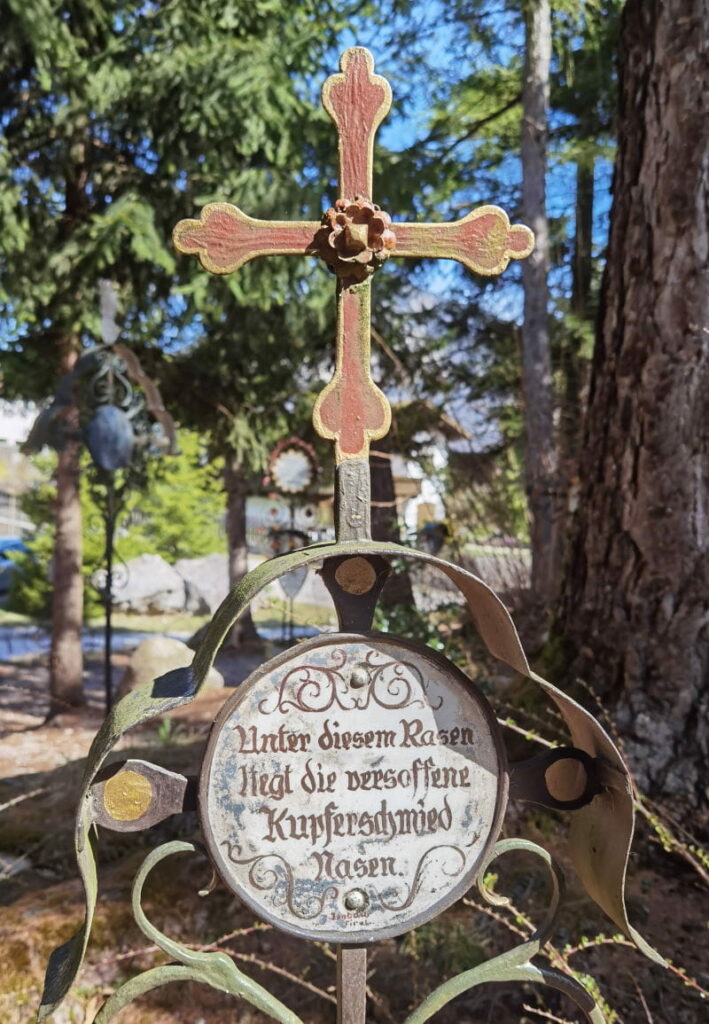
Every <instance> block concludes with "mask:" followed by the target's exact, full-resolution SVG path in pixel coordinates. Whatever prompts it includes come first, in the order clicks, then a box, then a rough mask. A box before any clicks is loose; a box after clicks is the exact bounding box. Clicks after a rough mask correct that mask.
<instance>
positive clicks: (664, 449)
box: [558, 0, 709, 807]
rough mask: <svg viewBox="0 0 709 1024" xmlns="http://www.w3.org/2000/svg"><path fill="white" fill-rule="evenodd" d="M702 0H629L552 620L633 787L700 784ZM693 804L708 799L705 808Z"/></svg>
mask: <svg viewBox="0 0 709 1024" xmlns="http://www.w3.org/2000/svg"><path fill="white" fill-rule="evenodd" d="M707 25H709V0H628V3H627V5H626V7H625V11H624V14H623V21H622V29H621V42H620V80H619V91H620V107H619V124H618V156H617V161H616V170H615V181H614V199H613V211H612V220H611V234H610V242H609V250H608V262H607V266H606V270H605V277H604V282H603V289H602V295H601V308H600V316H599V335H598V338H597V345H596V351H595V354H594V360H593V367H592V377H591V385H590V394H589V409H588V416H587V421H586V427H585V438H584V454H583V458H582V464H581V478H582V491H581V501H580V506H579V511H578V514H577V517H576V524H575V531H574V539H573V545H572V559H571V562H570V565H569V567H568V574H567V577H566V581H565V592H564V600H563V604H562V610H561V616H560V619H559V622H558V629H559V632H560V634H561V635H562V636H563V637H564V639H565V640H566V641H568V642H570V644H571V653H572V654H573V655H574V661H573V669H574V672H575V674H577V675H580V676H582V677H583V678H585V679H586V680H588V681H589V682H591V683H592V684H594V686H595V687H596V688H597V689H598V691H599V692H600V694H601V697H602V699H604V700H605V701H606V702H607V703H608V704H609V705H610V706H611V707H612V709H613V711H614V714H615V718H616V721H617V724H618V726H619V728H620V730H621V734H622V736H623V737H624V739H625V747H626V750H627V752H628V755H629V759H630V762H631V766H632V768H633V769H634V771H635V773H636V775H637V778H638V781H639V783H640V785H641V787H642V788H643V789H645V790H649V791H650V792H651V793H652V794H654V795H663V796H665V797H671V798H673V799H674V800H675V801H679V802H680V804H682V803H684V804H685V805H687V804H689V805H691V806H694V807H696V806H697V805H699V804H701V803H702V801H705V800H706V797H707V786H708V784H709V770H708V766H709V725H708V722H709V716H708V714H707V712H708V711H709V642H708V641H709V637H708V636H707V630H708V625H707V623H708V621H709V553H708V547H709V535H708V530H707V482H708V478H709V256H708V253H709V226H708V218H707V213H708V204H709V112H708V111H707V108H706V82H707V73H708V72H709V67H708V66H707V49H708V47H707ZM705 807H706V804H705Z"/></svg>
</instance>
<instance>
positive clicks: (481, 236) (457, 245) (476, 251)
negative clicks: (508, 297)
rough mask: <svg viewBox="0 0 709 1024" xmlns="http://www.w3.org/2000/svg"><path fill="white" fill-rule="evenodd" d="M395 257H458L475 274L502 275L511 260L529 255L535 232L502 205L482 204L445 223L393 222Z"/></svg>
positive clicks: (452, 258)
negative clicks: (512, 218)
mask: <svg viewBox="0 0 709 1024" xmlns="http://www.w3.org/2000/svg"><path fill="white" fill-rule="evenodd" d="M392 229H393V231H394V233H395V234H396V247H395V248H394V250H393V252H392V254H391V255H392V256H402V257H404V258H406V257H410V258H412V259H413V258H416V259H420V258H421V257H426V256H429V257H433V258H435V259H449V260H458V262H459V263H462V264H463V265H464V266H466V267H467V268H468V270H472V271H473V273H475V274H483V275H484V276H486V277H491V276H493V275H495V274H501V273H502V271H503V270H504V269H505V267H506V266H507V264H508V263H509V262H510V260H511V259H512V260H521V259H524V257H525V256H529V254H530V253H531V251H532V249H533V248H534V235H533V234H532V232H531V231H530V230H529V228H527V227H525V226H524V225H523V224H510V219H509V217H508V216H507V214H506V213H505V211H504V210H501V209H500V208H499V207H498V206H481V207H480V208H479V209H477V210H473V212H472V213H469V214H468V215H467V217H463V218H462V219H461V220H456V221H450V222H448V223H442V224H399V223H396V224H392Z"/></svg>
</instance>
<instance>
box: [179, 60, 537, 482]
mask: <svg viewBox="0 0 709 1024" xmlns="http://www.w3.org/2000/svg"><path fill="white" fill-rule="evenodd" d="M340 67H341V72H340V74H337V75H332V76H331V77H330V78H328V79H327V81H326V82H325V85H324V87H323V104H324V106H325V109H326V110H327V112H328V114H329V115H330V117H331V118H332V120H333V121H334V123H335V126H336V128H337V134H338V142H339V157H340V185H339V187H340V197H341V198H340V199H338V201H337V202H336V204H335V206H334V207H333V208H332V209H330V210H328V211H327V213H326V214H325V215H324V217H323V219H322V222H321V223H320V224H318V223H317V222H314V221H310V222H308V221H304V222H300V223H299V222H292V221H264V220H254V219H253V218H251V217H248V216H247V215H246V214H245V213H242V212H241V210H239V209H238V208H237V207H236V206H231V205H230V204H228V203H210V204H209V205H208V206H206V207H205V208H204V210H203V211H202V215H201V217H200V219H199V220H182V221H180V223H179V224H178V225H177V226H176V227H175V230H174V233H173V240H174V244H175V247H176V248H177V249H178V250H179V251H180V252H183V253H196V254H197V255H198V256H199V258H200V260H201V262H202V265H203V266H204V267H205V268H206V269H207V270H209V271H211V272H212V273H215V274H229V273H231V272H232V271H234V270H237V269H238V268H239V267H241V266H242V265H243V264H244V263H246V262H247V260H251V259H253V258H254V257H256V256H267V255H300V256H304V255H309V256H313V255H315V256H319V257H321V258H322V259H324V260H325V261H326V263H327V264H328V266H329V267H330V268H331V269H332V270H333V271H334V272H335V273H336V274H337V277H338V289H337V293H338V320H337V353H336V362H335V372H334V375H333V377H332V380H331V381H330V382H329V384H328V385H327V386H326V387H325V389H324V391H323V392H322V393H321V394H320V395H319V396H318V399H317V401H316V403H315V408H314V410H313V422H314V424H315V428H316V430H317V432H318V433H319V434H320V436H321V437H324V438H327V439H328V440H332V441H334V442H335V452H336V459H337V462H338V464H340V463H342V462H343V461H345V460H350V459H366V458H367V455H368V452H369V442H370V441H371V440H376V439H377V438H380V437H383V436H384V435H385V434H386V432H387V431H388V429H389V425H390V422H391V410H390V407H389V403H388V401H387V399H386V398H385V397H384V395H383V394H382V392H381V391H380V390H379V388H378V387H377V386H376V385H375V383H374V381H373V380H372V376H371V368H370V344H371V342H370V291H371V275H372V273H373V271H374V270H375V269H376V268H377V267H378V266H380V265H381V264H382V263H383V261H384V260H385V259H386V258H387V257H389V256H403V257H411V258H416V259H419V258H421V257H427V256H432V257H435V258H438V259H453V260H458V261H459V262H460V263H463V264H464V265H465V266H466V267H468V269H469V270H472V271H473V272H474V273H477V274H484V275H487V276H490V275H493V274H500V273H501V272H502V271H503V270H504V269H505V267H506V266H507V264H508V263H509V261H510V259H522V258H523V257H525V256H528V255H529V254H530V252H531V251H532V247H533V245H534V238H533V235H532V232H531V231H530V230H529V228H526V227H523V226H522V225H514V226H512V225H510V222H509V218H508V217H507V214H506V213H505V212H504V211H503V210H501V209H499V208H498V207H496V206H482V207H480V208H479V209H477V210H474V211H473V212H472V213H469V214H468V216H467V217H463V219H462V220H458V221H453V222H451V223H447V224H402V223H392V222H391V219H390V218H389V216H388V215H387V214H386V213H384V212H383V211H382V210H380V209H379V207H377V206H375V205H374V203H373V202H372V200H371V197H372V165H373V148H374V135H375V132H376V130H377V128H378V127H379V125H380V124H381V122H382V120H383V119H384V117H385V116H386V114H387V111H388V110H389V107H390V106H391V89H390V87H389V83H388V82H387V81H386V79H384V78H382V77H381V76H380V75H375V74H374V60H373V58H372V55H371V54H370V53H369V51H368V50H365V49H364V48H363V47H359V46H357V47H353V48H352V49H349V50H345V52H344V53H343V55H342V58H341V60H340Z"/></svg>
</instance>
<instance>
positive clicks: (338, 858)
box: [200, 634, 507, 943]
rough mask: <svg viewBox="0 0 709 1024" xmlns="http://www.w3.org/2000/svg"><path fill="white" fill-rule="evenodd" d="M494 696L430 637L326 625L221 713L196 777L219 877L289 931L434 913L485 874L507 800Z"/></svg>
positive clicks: (377, 927)
mask: <svg viewBox="0 0 709 1024" xmlns="http://www.w3.org/2000/svg"><path fill="white" fill-rule="evenodd" d="M506 793H507V774H506V766H505V756H504V751H503V747H502V741H501V738H500V735H499V730H498V727H497V723H496V721H495V718H494V716H493V714H492V712H491V710H490V707H489V705H488V703H487V701H486V699H485V698H484V697H483V696H482V694H481V693H480V692H479V691H478V690H477V689H476V688H475V687H474V686H473V685H472V684H471V683H470V681H469V680H468V679H467V678H466V677H465V676H463V675H462V673H460V672H459V671H458V670H457V669H456V668H455V667H454V666H452V665H450V664H449V663H448V662H447V661H446V660H445V659H443V658H441V657H440V655H437V654H435V653H434V652H433V651H431V650H430V649H429V648H427V647H425V646H423V645H420V644H413V643H411V642H407V641H403V640H400V639H399V638H395V637H390V636H388V635H386V634H369V635H368V636H367V637H366V638H364V637H362V636H361V635H358V634H351V635H348V634H336V635H335V636H323V637H316V638H314V639H313V640H311V641H307V642H305V643H301V644H299V645H298V647H297V648H296V649H295V651H288V652H285V653H284V654H282V655H279V656H277V657H276V658H274V659H272V660H271V661H270V662H268V663H267V664H266V665H264V666H262V667H261V668H260V669H257V671H256V672H255V673H254V674H253V675H252V676H251V677H250V679H249V680H247V681H246V682H245V683H243V684H242V685H241V687H239V690H238V692H237V693H235V694H234V696H233V697H231V698H230V699H229V700H228V701H227V703H226V704H225V706H224V708H223V709H222V711H221V712H220V714H219V717H218V718H217V721H216V722H215V724H214V727H213V731H212V735H211V737H210V741H209V745H208V748H207V754H206V757H205V762H204V766H203V769H202V778H201V784H200V814H201V820H202V829H203V832H204V835H205V838H206V840H207V844H208V847H209V852H210V855H211V858H212V860H213V861H214V863H215V865H216V867H217V870H218V871H219V873H220V875H221V877H222V879H223V880H224V882H225V884H226V885H227V886H228V887H229V888H231V889H232V890H233V891H234V892H235V893H237V895H239V896H240V897H241V898H242V899H243V900H244V901H245V902H246V903H247V904H248V905H249V906H250V907H251V908H252V909H253V910H254V911H255V912H256V913H257V914H259V915H261V916H262V917H264V918H265V919H266V920H267V921H270V922H272V923H274V924H276V925H277V926H278V927H279V928H282V929H284V930H286V931H290V932H292V933H294V934H296V935H301V936H304V937H306V938H313V939H319V940H321V941H325V942H355V943H362V942H373V941H375V940H377V939H381V938H386V937H388V936H392V935H398V934H401V933H402V932H404V931H408V930H409V929H411V928H412V927H415V926H416V925H418V924H421V923H423V922H424V921H427V920H430V918H431V917H434V916H435V915H436V914H438V913H440V911H441V910H443V909H444V908H445V907H446V906H449V905H450V904H451V903H452V902H453V901H454V900H456V899H458V898H459V896H461V895H462V894H463V893H464V892H465V891H466V890H467V889H468V888H470V886H471V884H472V883H473V881H474V879H475V875H476V873H477V870H478V867H479V864H480V861H481V859H482V857H483V856H484V854H485V851H486V850H487V849H488V848H489V846H490V844H491V843H492V842H494V840H495V838H496V835H497V831H498V830H499V827H500V823H501V820H502V814H503V812H504V807H505V802H506Z"/></svg>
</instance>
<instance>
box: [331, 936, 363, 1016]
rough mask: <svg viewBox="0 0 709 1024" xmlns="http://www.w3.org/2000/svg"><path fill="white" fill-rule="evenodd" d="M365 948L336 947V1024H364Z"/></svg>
mask: <svg viewBox="0 0 709 1024" xmlns="http://www.w3.org/2000/svg"><path fill="white" fill-rule="evenodd" d="M366 1020H367V947H366V946H338V947H337V1024H366Z"/></svg>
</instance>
